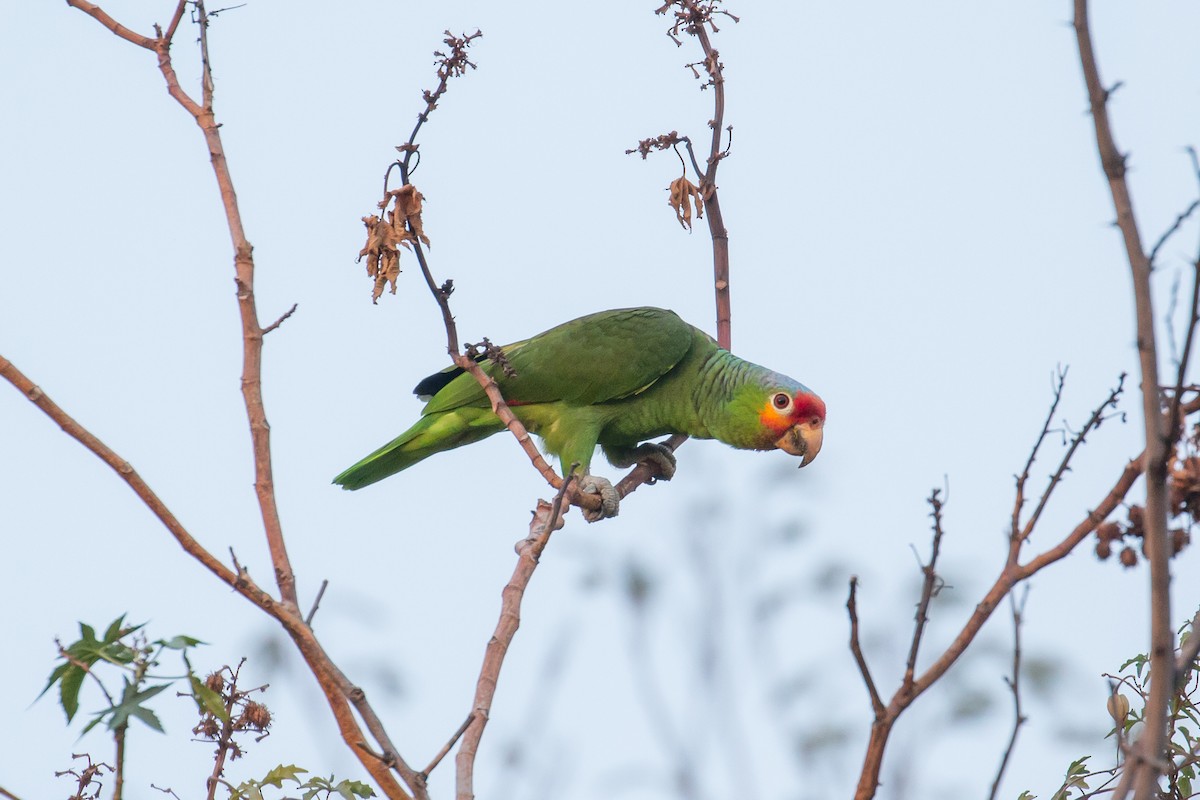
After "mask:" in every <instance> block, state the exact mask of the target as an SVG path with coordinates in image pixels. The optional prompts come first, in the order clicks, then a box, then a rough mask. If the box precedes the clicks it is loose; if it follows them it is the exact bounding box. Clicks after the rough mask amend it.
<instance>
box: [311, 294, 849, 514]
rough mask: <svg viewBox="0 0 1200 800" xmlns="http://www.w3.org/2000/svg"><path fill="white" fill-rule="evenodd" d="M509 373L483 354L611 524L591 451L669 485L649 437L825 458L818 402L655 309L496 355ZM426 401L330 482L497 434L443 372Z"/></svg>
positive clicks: (583, 320) (479, 392) (454, 374)
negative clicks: (413, 417) (646, 469)
mask: <svg viewBox="0 0 1200 800" xmlns="http://www.w3.org/2000/svg"><path fill="white" fill-rule="evenodd" d="M500 350H501V352H502V353H503V354H504V360H505V361H507V362H508V365H507V366H508V369H507V370H505V369H504V365H503V364H498V363H496V362H495V361H494V360H493V359H489V358H481V359H480V361H479V365H480V367H482V368H483V370H484V371H485V372H486V373H488V374H489V375H491V377H492V378H493V379H494V380H495V381H496V383H497V384H498V385H499V387H500V392H501V394H503V395H504V399H505V401H506V402H507V404H508V407H509V408H510V409H511V410H512V412H513V414H514V415H516V417H517V419H519V420H521V423H522V424H523V425H524V426H525V427H526V428H527V429H528V430H529V431H530V432H531V433H535V434H537V435H538V436H540V437H541V438H542V439H543V440H544V441H545V445H546V449H547V450H548V451H549V452H551V453H553V454H554V455H556V456H558V458H559V461H560V462H561V465H562V468H563V470H564V473H563V474H566V472H565V470H567V469H568V468H569V467H570V465H571V464H573V463H575V462H578V463H579V474H580V475H581V476H582V477H581V481H580V488H581V489H582V490H584V491H590V492H593V493H599V495H600V497H601V500H602V508H601V510H600V511H599V512H596V513H594V514H590V515H587V516H589V519H592V520H593V521H594V520H595V519H601V518H603V517H610V516H616V514H617V511H618V508H619V497H618V495H617V493H616V491H614V490H613V487H612V485H611V484H610V483H609V482H608V481H607V480H605V479H603V478H600V477H598V476H593V475H591V470H590V467H591V462H592V455H593V454H594V452H595V449H596V445H597V444H598V445H600V446H601V447H602V448H603V449H604V455H605V456H606V457H607V458H608V460H609V462H611V463H612V464H613V465H614V466H617V467H627V466H631V465H632V464H634V463H636V462H640V461H649V462H651V467H652V468H653V469H654V470H655V471H656V473H657V476H658V477H661V478H663V479H665V480H670V479H671V477H672V476H673V474H674V472H675V458H674V456H673V455H672V454H671V451H670V450H669V449H668V448H666V447H663V446H662V445H659V444H655V443H651V442H646V441H645V440H647V439H650V438H652V437H656V436H663V435H667V434H674V433H684V434H687V435H688V436H691V437H693V438H696V439H718V440H720V441H722V442H725V443H726V444H728V445H732V446H733V447H737V448H741V449H744V450H774V449H779V450H783V451H784V452H786V453H790V454H791V455H794V456H800V458H801V462H800V466H802V467H803V466H805V465H807V464H808V463H809V462H810V461H812V460H813V459H814V458H816V456H817V453H818V452H820V450H821V438H822V432H823V430H824V426H825V403H824V401H822V400H821V398H820V397H818V396H817V395H815V394H814V393H813V392H812V391H810V390H809V389H808V388H807V387H805V386H804V385H803V384H800V383H798V382H796V381H794V380H792V379H791V378H789V377H787V376H785V375H780V374H779V373H777V372H772V371H770V370H768V369H764V368H763V367H760V366H758V365H757V364H751V363H750V362H748V361H743V360H742V359H740V358H738V357H737V356H735V355H733V354H732V353H730V352H729V351H727V350H723V349H721V348H720V347H718V346H717V343H716V342H715V341H713V339H712V337H710V336H709V335H708V334H706V333H704V332H703V331H701V330H699V329H698V328H694V327H692V326H691V325H689V324H688V323H686V322H684V321H683V320H682V319H680V318H679V316H678V315H677V314H675V312H673V311H667V310H664V309H661V308H621V309H614V310H612V311H601V312H599V313H596V314H589V315H588V316H585V317H580V318H579V319H574V320H571V321H570V322H566V323H563V324H562V325H559V326H558V327H556V328H551V329H550V330H548V331H546V332H545V333H540V334H538V335H537V336H534V337H533V338H532V339H526V340H525V341H522V342H515V343H513V344H510V345H506V346H504V347H501V348H500ZM414 393H415V394H416V395H418V396H419V397H421V398H422V399H428V401H429V402H428V403H426V405H425V408H424V410H423V411H422V412H421V418H420V419H419V420H417V423H416V424H415V425H413V426H412V427H411V428H409V429H408V430H407V431H405V432H404V433H402V434H400V435H399V436H398V437H396V438H395V439H393V440H392V441H391V442H389V443H387V444H385V445H384V446H383V447H381V448H379V449H378V450H376V451H375V452H374V453H371V454H370V455H369V456H367V457H366V458H364V459H362V460H361V461H359V462H358V463H357V464H355V465H354V466H352V467H350V468H349V469H347V470H346V471H345V472H343V473H342V474H340V475H338V476H337V477H336V478H334V479H333V482H334V483H336V484H338V485H340V486H342V487H343V488H345V489H361V488H362V487H364V486H367V485H370V484H372V483H375V482H376V481H380V480H383V479H384V478H386V477H388V476H389V475H393V474H395V473H397V472H399V471H400V470H403V469H407V468H408V467H411V466H412V465H413V464H416V463H417V462H418V461H421V460H422V459H425V458H428V457H429V456H431V455H433V454H434V453H440V452H442V451H444V450H450V449H453V448H455V447H461V446H462V445H465V444H471V443H472V442H478V441H480V440H481V439H485V438H487V437H488V436H491V435H492V434H494V433H499V432H500V431H502V430H504V425H503V423H501V422H500V419H499V417H497V416H496V415H495V414H494V413H492V408H491V404H490V403H489V401H488V398H487V395H486V394H484V391H483V388H482V387H480V385H479V383H478V382H477V381H476V380H475V379H474V378H473V377H471V375H470V374H468V373H466V372H465V371H464V370H462V369H459V368H458V367H449V368H447V369H444V370H442V371H441V372H438V373H436V374H434V375H431V376H429V377H428V378H426V379H425V380H423V381H421V382H420V383H419V384H417V387H416V389H415V390H414Z"/></svg>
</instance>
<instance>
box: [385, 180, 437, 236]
mask: <svg viewBox="0 0 1200 800" xmlns="http://www.w3.org/2000/svg"><path fill="white" fill-rule="evenodd" d="M391 194H392V195H393V196H394V197H395V198H396V209H395V214H396V217H397V218H398V219H401V220H404V222H406V223H408V227H409V229H410V230H411V231H412V232H413V234H415V235H416V237H417V238H418V239H420V240H421V241H422V242H424V243H425V244H429V237H428V236H426V235H425V229H424V227H423V226H422V224H421V203H422V201H423V200H424V199H425V195H423V194H421V193H420V192H418V191H417V187H415V186H413V185H412V184H411V183H410V184H408V185H406V186H401V187H400V188H399V189H396V190H395V191H393V192H391Z"/></svg>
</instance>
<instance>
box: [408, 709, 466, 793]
mask: <svg viewBox="0 0 1200 800" xmlns="http://www.w3.org/2000/svg"><path fill="white" fill-rule="evenodd" d="M474 720H475V712H474V711H472V712H471V713H470V714H467V718H466V719H464V720H463V724H462V725H459V726H458V730H456V731H455V732H454V735H453V736H451V737H450V739H449V740H448V741H447V742H446V743H445V744H444V745H442V749H441V750H439V751H438V754H437V755H436V756H434V757H433V760H432V761H430V762H429V766H427V767H425V769H423V770H421V777H423V778H426V779H428V778H429V774H430V773H431V772H433V771H434V770H435V769H437V765H438V764H440V763H442V759H443V758H445V757H446V754H447V753H449V752H450V750H451V749H452V748H453V747H454V745H455V744H456V743H457V742H458V740H459V739H460V738H461V737H462V735H463V734H464V733H465V732H466V730H467V726H469V725H470V724H471V723H472V722H473V721H474Z"/></svg>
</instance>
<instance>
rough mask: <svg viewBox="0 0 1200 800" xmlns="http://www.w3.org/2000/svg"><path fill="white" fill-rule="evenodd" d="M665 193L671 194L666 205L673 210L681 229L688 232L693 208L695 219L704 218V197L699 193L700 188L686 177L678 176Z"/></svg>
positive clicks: (690, 226)
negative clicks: (693, 208)
mask: <svg viewBox="0 0 1200 800" xmlns="http://www.w3.org/2000/svg"><path fill="white" fill-rule="evenodd" d="M667 191H669V192H670V193H671V197H670V199H668V200H667V204H668V205H669V206H671V208H673V209H675V219H677V220H679V224H680V226H681V227H683V228H685V229H687V230H689V231H690V230H691V229H692V207H693V206H695V209H696V218H697V219H703V218H704V195H703V193H702V192H701V191H700V187H699V186H697V185H696V184H694V183H692V182H691V181H689V180H688V179H687V175H680V176H679V177H678V178H676V179H675V180H673V181H671V185H670V186H669V187H667Z"/></svg>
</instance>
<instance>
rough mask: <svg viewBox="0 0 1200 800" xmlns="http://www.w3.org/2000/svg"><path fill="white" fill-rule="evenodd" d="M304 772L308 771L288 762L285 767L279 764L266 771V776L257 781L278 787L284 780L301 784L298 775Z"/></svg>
mask: <svg viewBox="0 0 1200 800" xmlns="http://www.w3.org/2000/svg"><path fill="white" fill-rule="evenodd" d="M306 772H308V770H306V769H301V768H300V767H297V766H296V765H295V764H290V765H288V766H286V767H285V766H284V765H283V764H280V765H279V766H277V767H276V768H275V769H273V770H271V771H270V772H268V773H267V774H266V776H265V777H264V778H263V779H262V780H261V781H259V783H262V784H268V783H269V784H270V785H272V786H274V787H276V788H278V789H282V788H283V782H284V781H295V782H296V785H298V786H299V785H301V780H300V777H299V776H300V775H301V774H303V773H306Z"/></svg>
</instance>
